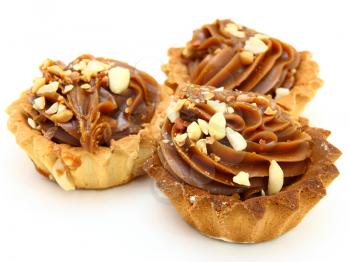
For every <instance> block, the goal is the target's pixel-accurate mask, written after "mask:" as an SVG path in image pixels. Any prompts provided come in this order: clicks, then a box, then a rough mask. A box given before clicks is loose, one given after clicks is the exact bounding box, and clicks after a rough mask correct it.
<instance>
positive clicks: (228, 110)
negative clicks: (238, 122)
mask: <svg viewBox="0 0 350 262" xmlns="http://www.w3.org/2000/svg"><path fill="white" fill-rule="evenodd" d="M234 112H235V110H234V109H233V107H232V106H228V107H227V113H229V114H232V113H234Z"/></svg>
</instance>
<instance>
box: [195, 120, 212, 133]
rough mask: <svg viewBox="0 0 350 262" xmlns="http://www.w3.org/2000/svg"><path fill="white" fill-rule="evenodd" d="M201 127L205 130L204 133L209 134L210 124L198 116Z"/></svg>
mask: <svg viewBox="0 0 350 262" xmlns="http://www.w3.org/2000/svg"><path fill="white" fill-rule="evenodd" d="M197 122H198V125H199V128H200V129H201V131H202V132H203V134H205V135H208V134H209V124H208V122H207V121H205V120H203V119H200V118H198V120H197Z"/></svg>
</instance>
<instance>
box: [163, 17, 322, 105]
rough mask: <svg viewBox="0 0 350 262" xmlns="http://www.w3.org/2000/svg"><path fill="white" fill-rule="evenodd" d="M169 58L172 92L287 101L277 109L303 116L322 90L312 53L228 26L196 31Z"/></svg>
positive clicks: (223, 22) (224, 23)
mask: <svg viewBox="0 0 350 262" xmlns="http://www.w3.org/2000/svg"><path fill="white" fill-rule="evenodd" d="M169 57H170V60H169V63H168V64H167V65H165V66H164V67H163V69H164V71H165V72H166V73H167V75H168V80H167V83H168V84H169V85H170V86H173V87H177V86H178V85H179V84H181V83H183V82H186V83H192V84H198V85H209V86H215V87H224V88H225V89H230V90H234V89H236V90H241V91H245V92H256V93H259V94H270V95H272V97H273V98H276V99H281V98H283V97H285V98H284V99H283V100H281V101H280V102H281V103H280V104H281V105H282V106H283V107H285V108H286V109H288V110H289V111H298V112H299V111H301V110H302V107H303V106H304V104H305V103H306V102H307V101H309V100H310V99H311V97H312V96H313V95H314V94H315V92H316V90H317V89H318V88H319V87H320V86H321V84H322V81H321V80H320V79H318V77H317V75H318V66H317V64H316V63H315V62H314V61H312V60H311V55H310V53H308V52H298V51H297V50H296V49H295V48H294V47H293V46H291V45H289V44H287V43H285V42H283V41H280V40H278V39H276V38H274V37H271V36H267V35H265V34H261V33H259V32H257V31H255V30H252V29H250V28H248V27H245V26H242V25H239V24H237V23H235V22H233V21H231V20H216V21H215V22H214V23H212V24H206V25H204V26H202V27H201V28H199V29H197V30H194V32H193V36H192V40H190V41H189V42H188V43H187V44H186V46H185V47H184V48H171V49H169ZM293 89H294V91H293Z"/></svg>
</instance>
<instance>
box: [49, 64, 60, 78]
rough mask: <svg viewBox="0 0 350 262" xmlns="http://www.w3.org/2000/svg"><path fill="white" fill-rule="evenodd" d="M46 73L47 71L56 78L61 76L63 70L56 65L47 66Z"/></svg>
mask: <svg viewBox="0 0 350 262" xmlns="http://www.w3.org/2000/svg"><path fill="white" fill-rule="evenodd" d="M47 71H49V72H50V73H51V74H54V75H57V76H61V75H62V74H63V69H62V68H61V67H59V66H58V65H53V66H49V67H48V68H47Z"/></svg>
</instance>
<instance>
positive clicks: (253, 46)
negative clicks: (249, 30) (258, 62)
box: [244, 37, 268, 54]
mask: <svg viewBox="0 0 350 262" xmlns="http://www.w3.org/2000/svg"><path fill="white" fill-rule="evenodd" d="M267 49H268V46H267V45H266V44H265V43H264V42H263V41H262V40H260V39H259V38H256V37H250V38H249V39H248V40H247V41H246V42H245V45H244V50H246V51H250V52H252V53H254V54H261V53H264V52H266V51H267Z"/></svg>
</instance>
